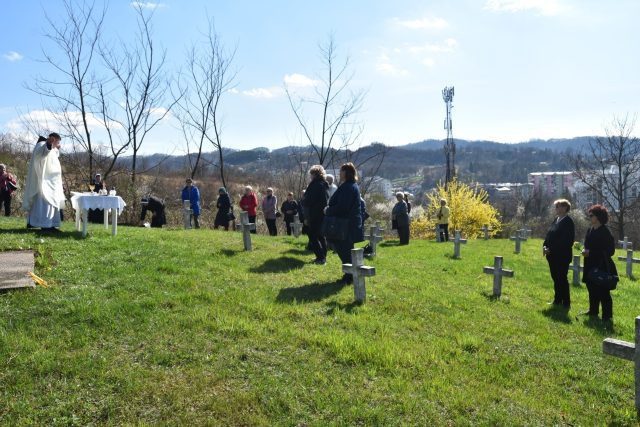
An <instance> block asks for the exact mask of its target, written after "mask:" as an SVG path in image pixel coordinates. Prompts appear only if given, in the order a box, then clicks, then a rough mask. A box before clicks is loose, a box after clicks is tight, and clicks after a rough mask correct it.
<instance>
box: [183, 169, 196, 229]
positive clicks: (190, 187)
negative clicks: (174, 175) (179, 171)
mask: <svg viewBox="0 0 640 427" xmlns="http://www.w3.org/2000/svg"><path fill="white" fill-rule="evenodd" d="M186 184H187V185H186V186H185V187H184V188H183V189H182V200H183V202H184V201H185V200H188V201H189V203H190V206H191V211H192V213H191V218H193V226H194V227H195V228H200V222H199V221H198V218H199V217H200V190H198V187H196V186H195V185H194V184H193V180H192V179H191V178H187V181H186Z"/></svg>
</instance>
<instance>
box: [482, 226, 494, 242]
mask: <svg viewBox="0 0 640 427" xmlns="http://www.w3.org/2000/svg"><path fill="white" fill-rule="evenodd" d="M480 230H482V232H483V233H484V240H489V232H490V231H493V228H490V227H489V226H488V225H486V224H485V225H484V226H483V227H482V228H481V229H480Z"/></svg>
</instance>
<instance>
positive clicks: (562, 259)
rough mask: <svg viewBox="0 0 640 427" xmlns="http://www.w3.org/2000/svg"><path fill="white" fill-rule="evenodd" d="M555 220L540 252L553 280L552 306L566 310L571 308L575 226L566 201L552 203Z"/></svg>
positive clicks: (560, 200)
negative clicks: (568, 276)
mask: <svg viewBox="0 0 640 427" xmlns="http://www.w3.org/2000/svg"><path fill="white" fill-rule="evenodd" d="M553 206H554V207H555V212H556V219H555V220H554V221H553V224H551V228H549V231H548V232H547V236H546V237H545V239H544V243H543V244H542V245H543V246H542V252H543V253H544V255H545V256H546V257H547V262H548V263H549V272H550V273H551V279H552V280H553V289H554V294H553V302H552V303H551V304H553V305H562V306H563V307H564V308H566V309H568V308H570V307H571V294H570V291H569V280H568V279H567V274H568V273H569V264H571V259H572V258H573V241H574V239H575V226H574V224H573V220H572V219H571V217H570V216H569V215H568V214H569V211H570V210H571V203H569V201H568V200H566V199H559V200H556V201H555V202H553Z"/></svg>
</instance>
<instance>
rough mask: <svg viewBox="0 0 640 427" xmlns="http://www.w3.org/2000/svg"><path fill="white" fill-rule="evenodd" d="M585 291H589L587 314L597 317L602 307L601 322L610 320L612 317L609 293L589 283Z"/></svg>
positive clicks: (607, 290) (611, 300)
mask: <svg viewBox="0 0 640 427" xmlns="http://www.w3.org/2000/svg"><path fill="white" fill-rule="evenodd" d="M587 290H588V291H589V314H592V315H594V316H597V315H598V311H599V308H600V305H602V320H608V319H611V318H612V317H613V299H611V291H610V290H609V289H606V288H603V287H601V286H597V285H594V284H591V283H589V282H587Z"/></svg>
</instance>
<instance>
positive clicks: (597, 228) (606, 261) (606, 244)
mask: <svg viewBox="0 0 640 427" xmlns="http://www.w3.org/2000/svg"><path fill="white" fill-rule="evenodd" d="M588 213H589V219H590V221H591V228H589V230H587V235H586V237H585V239H584V250H583V251H582V254H583V256H584V276H583V279H582V281H583V282H585V283H586V284H587V290H588V291H589V311H587V312H586V313H584V314H586V315H588V316H592V317H597V316H598V309H599V308H600V305H602V320H603V321H611V318H612V317H613V300H612V299H611V292H610V291H611V289H615V284H616V283H617V276H618V272H617V271H616V266H615V264H614V262H613V261H612V260H611V257H612V256H613V254H614V253H615V250H616V246H615V240H614V238H613V235H612V234H611V231H609V228H608V227H607V226H606V224H607V222H609V212H607V208H605V207H604V206H602V205H594V206H592V207H591V208H590V209H589V211H588Z"/></svg>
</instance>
